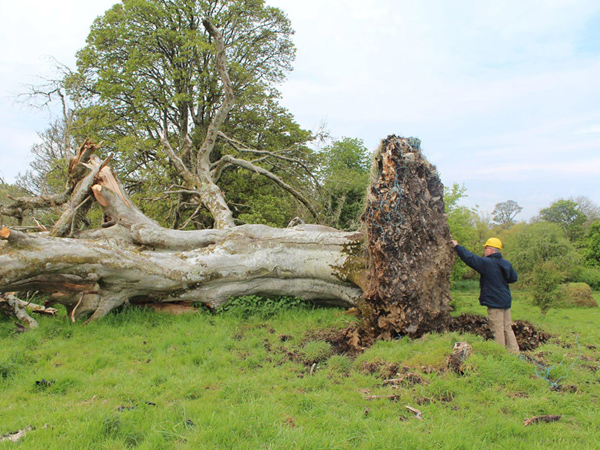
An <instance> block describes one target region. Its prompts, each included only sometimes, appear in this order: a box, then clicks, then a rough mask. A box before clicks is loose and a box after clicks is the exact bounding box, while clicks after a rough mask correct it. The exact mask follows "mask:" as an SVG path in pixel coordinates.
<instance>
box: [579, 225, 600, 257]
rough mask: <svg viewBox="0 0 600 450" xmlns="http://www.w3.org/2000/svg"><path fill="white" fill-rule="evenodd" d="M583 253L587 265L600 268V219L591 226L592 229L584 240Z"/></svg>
mask: <svg viewBox="0 0 600 450" xmlns="http://www.w3.org/2000/svg"><path fill="white" fill-rule="evenodd" d="M583 254H584V258H585V265H586V266H587V267H599V268H600V221H599V222H595V223H593V224H592V226H591V227H590V231H589V232H588V234H587V237H586V239H585V240H584V248H583Z"/></svg>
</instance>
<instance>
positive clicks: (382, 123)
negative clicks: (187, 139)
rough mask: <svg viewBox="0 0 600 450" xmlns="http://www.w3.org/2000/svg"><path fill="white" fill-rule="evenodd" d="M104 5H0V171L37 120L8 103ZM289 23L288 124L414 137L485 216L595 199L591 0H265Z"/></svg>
mask: <svg viewBox="0 0 600 450" xmlns="http://www.w3.org/2000/svg"><path fill="white" fill-rule="evenodd" d="M113 3H114V1H112V0H95V1H94V2H89V3H88V2H81V1H77V0H55V1H53V2H46V1H41V0H21V1H20V2H7V1H5V2H3V3H2V5H1V7H0V26H2V30H3V31H2V34H1V35H0V46H1V48H2V49H3V54H2V65H1V68H0V133H2V136H3V139H2V140H0V176H3V177H4V178H5V179H6V180H7V181H12V180H13V179H14V176H15V175H16V173H17V172H19V171H23V170H24V169H25V168H26V166H27V162H28V158H29V148H30V147H31V145H32V144H33V143H34V142H36V139H37V136H36V132H38V131H42V130H44V128H45V127H46V125H47V123H48V115H47V113H41V112H37V111H33V110H30V109H26V108H23V107H20V106H19V105H15V104H13V101H12V98H11V95H12V94H14V93H18V92H19V91H22V90H23V85H24V84H26V83H32V82H34V81H35V77H36V76H43V75H44V74H46V75H47V74H48V68H49V67H50V64H49V63H48V61H47V59H46V57H47V56H49V55H51V56H54V57H55V58H56V59H58V60H59V61H61V62H64V63H66V64H67V65H70V66H73V65H74V55H75V52H76V51H77V50H78V49H79V48H81V47H82V46H83V45H84V42H85V37H86V35H87V30H88V29H89V26H90V24H91V22H92V20H93V19H94V18H95V17H96V16H98V15H99V14H102V13H103V12H104V11H105V10H106V9H107V8H108V7H109V6H110V5H112V4H113ZM267 3H268V4H271V5H273V6H278V7H280V8H282V9H283V10H284V11H285V12H286V13H287V14H288V16H289V17H290V19H291V20H292V24H293V27H294V29H295V30H296V36H295V38H294V41H295V43H296V46H297V51H298V53H297V59H296V62H295V64H294V67H295V69H294V71H293V72H292V73H291V74H290V75H289V77H288V80H287V81H286V82H285V83H284V84H283V85H282V86H281V91H282V93H283V98H282V103H283V104H284V106H286V107H287V108H288V109H289V110H290V111H291V112H292V113H293V114H294V115H295V117H296V118H297V120H298V121H299V122H300V124H301V125H302V126H304V127H305V128H309V129H313V130H314V129H316V128H318V127H319V126H320V125H321V124H325V125H326V127H327V129H328V130H329V131H330V132H331V134H332V135H333V136H334V137H338V138H339V137H343V136H348V137H357V138H361V139H363V140H364V141H365V143H366V144H367V146H368V147H369V148H370V149H374V148H375V147H376V146H377V145H378V143H379V141H380V140H381V139H382V138H384V137H386V136H387V135H388V134H398V135H403V136H416V137H419V138H420V139H421V141H422V147H423V150H424V153H425V155H426V156H427V157H428V159H429V160H430V161H431V162H432V163H433V164H435V165H436V166H437V167H438V169H439V171H440V173H441V176H442V180H443V181H444V183H445V184H446V185H450V184H452V183H453V182H457V183H461V184H464V185H465V186H466V188H467V194H468V195H469V197H468V198H467V199H466V200H465V202H464V203H465V204H467V205H469V206H472V205H475V204H477V205H479V207H480V210H481V211H482V212H483V213H490V212H491V211H492V209H493V208H494V205H495V204H496V203H499V202H503V201H506V200H509V199H511V200H515V201H517V202H518V203H519V204H520V205H521V206H523V207H524V211H523V213H522V214H521V215H520V216H518V217H517V218H522V219H524V218H529V217H532V216H534V215H536V214H537V213H538V211H539V210H540V209H541V208H544V207H546V206H548V205H549V204H550V203H551V202H552V201H554V200H557V199H559V198H566V197H572V196H573V197H575V196H579V195H585V196H588V197H589V198H590V199H591V200H592V201H594V202H595V203H596V204H600V106H599V105H600V81H599V80H600V2H598V1H597V0H593V1H591V0H568V1H567V0H562V1H554V0H527V1H522V0H520V1H516V0H514V1H513V0H511V1H496V2H481V1H463V0H455V1H452V2H449V1H441V0H429V1H427V0H425V1H419V2H415V1H411V0H327V1H324V0H303V1H298V0H268V1H267Z"/></svg>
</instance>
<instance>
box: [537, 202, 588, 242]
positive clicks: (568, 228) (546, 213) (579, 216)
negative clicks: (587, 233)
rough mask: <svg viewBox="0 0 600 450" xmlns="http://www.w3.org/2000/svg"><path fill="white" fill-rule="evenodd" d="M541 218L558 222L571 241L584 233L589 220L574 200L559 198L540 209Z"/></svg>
mask: <svg viewBox="0 0 600 450" xmlns="http://www.w3.org/2000/svg"><path fill="white" fill-rule="evenodd" d="M540 218H541V219H542V220H545V221H547V222H552V223H556V224H558V225H559V226H560V227H561V228H562V230H563V231H564V233H565V236H566V237H567V238H568V239H569V240H570V241H571V242H574V241H576V240H577V239H578V238H580V237H581V236H582V235H583V233H584V228H583V224H584V223H585V222H586V221H587V217H586V215H585V214H584V213H583V212H581V210H580V209H579V206H578V204H577V203H576V202H574V201H573V200H557V201H556V202H554V203H552V204H551V205H550V206H549V207H548V208H544V209H542V210H541V211H540Z"/></svg>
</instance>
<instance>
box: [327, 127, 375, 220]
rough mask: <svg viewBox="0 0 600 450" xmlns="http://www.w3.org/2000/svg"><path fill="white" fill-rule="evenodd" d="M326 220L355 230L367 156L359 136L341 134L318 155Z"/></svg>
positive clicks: (366, 178) (362, 198)
mask: <svg viewBox="0 0 600 450" xmlns="http://www.w3.org/2000/svg"><path fill="white" fill-rule="evenodd" d="M318 157H319V166H320V169H319V172H318V177H319V179H320V182H321V183H322V185H323V191H324V192H323V195H322V197H323V200H322V201H323V204H324V206H325V214H326V216H327V218H326V221H327V222H328V223H329V224H330V225H331V226H333V227H336V228H340V229H357V228H358V227H359V226H360V222H359V218H360V215H361V214H362V212H363V210H364V208H365V203H364V202H365V196H366V193H367V186H368V185H369V169H370V165H371V155H370V153H369V151H368V150H367V148H366V147H365V144H364V142H363V141H362V140H360V139H353V138H348V137H344V138H342V139H340V140H339V141H335V142H333V143H332V144H331V145H329V146H327V147H325V148H324V149H323V150H322V151H321V152H320V153H319V155H318Z"/></svg>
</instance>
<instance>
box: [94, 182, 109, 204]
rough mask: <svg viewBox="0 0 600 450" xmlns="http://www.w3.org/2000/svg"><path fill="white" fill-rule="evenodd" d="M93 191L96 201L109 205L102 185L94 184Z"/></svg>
mask: <svg viewBox="0 0 600 450" xmlns="http://www.w3.org/2000/svg"><path fill="white" fill-rule="evenodd" d="M92 192H93V193H94V197H95V198H96V201H97V202H98V203H100V206H108V201H107V200H106V199H105V198H104V196H103V195H102V185H100V184H95V185H93V186H92Z"/></svg>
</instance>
